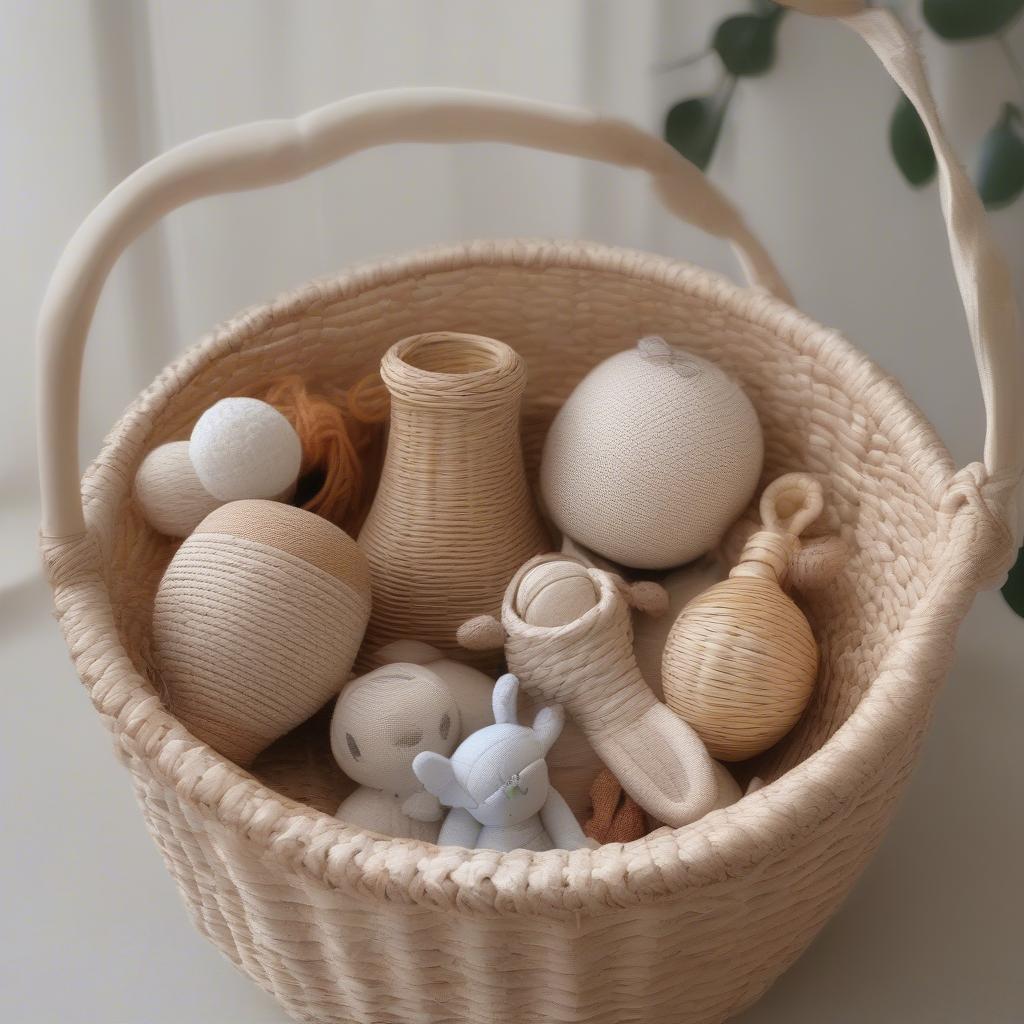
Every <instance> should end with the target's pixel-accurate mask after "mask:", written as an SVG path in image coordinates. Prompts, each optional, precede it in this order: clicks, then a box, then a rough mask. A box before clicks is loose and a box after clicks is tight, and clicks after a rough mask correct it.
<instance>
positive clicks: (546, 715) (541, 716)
mask: <svg viewBox="0 0 1024 1024" xmlns="http://www.w3.org/2000/svg"><path fill="white" fill-rule="evenodd" d="M564 725H565V710H564V709H563V708H562V706H561V705H560V704H550V705H548V707H545V708H541V709H540V711H538V712H537V717H536V718H535V719H534V720H533V733H534V735H535V736H536V737H537V739H538V741H539V742H540V745H541V746H542V747H543V748H544V753H545V754H546V753H547V752H548V751H549V750H550V749H551V748H552V747H553V746H554V744H555V740H557V739H558V737H559V736H561V735H562V726H564Z"/></svg>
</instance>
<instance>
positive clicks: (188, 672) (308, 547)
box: [153, 501, 370, 766]
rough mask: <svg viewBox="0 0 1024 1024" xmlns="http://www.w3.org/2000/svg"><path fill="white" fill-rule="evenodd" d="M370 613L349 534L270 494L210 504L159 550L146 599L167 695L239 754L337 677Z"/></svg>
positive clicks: (215, 743) (278, 728)
mask: <svg viewBox="0 0 1024 1024" xmlns="http://www.w3.org/2000/svg"><path fill="white" fill-rule="evenodd" d="M369 614H370V574H369V569H368V567H367V565H366V559H365V558H364V556H363V553H362V552H361V551H360V550H359V548H358V546H357V545H356V542H355V541H354V540H353V539H352V538H351V537H349V536H348V534H346V533H345V532H344V531H343V530H341V529H339V528H338V527H337V526H335V525H334V524H333V523H329V522H328V521H327V520H326V519H322V518H321V517H320V516H317V515H314V514H313V513H312V512H307V511H305V510H304V509H300V508H294V507H293V506H291V505H283V504H281V503H280V502H276V501H233V502H230V503H229V504H226V505H222V506H221V507H220V508H219V509H217V510H216V511H215V512H211V513H210V515H208V516H207V517H206V518H205V519H204V520H203V521H202V522H201V523H200V524H199V525H198V526H197V527H196V529H195V532H193V533H192V534H191V535H190V536H189V537H188V538H186V540H185V541H184V543H183V544H182V545H181V547H180V548H179V549H178V551H177V552H176V553H175V555H174V558H173V559H172V560H171V563H170V565H169V566H168V567H167V570H166V571H165V573H164V575H163V579H162V580H161V581H160V587H159V589H158V590H157V594H156V601H155V603H154V606H153V646H154V655H155V659H156V664H157V667H158V669H159V671H160V680H161V683H162V684H163V687H164V690H165V694H166V697H167V702H168V705H169V706H170V708H171V710H172V711H173V712H174V713H175V714H176V715H177V716H178V718H179V719H180V720H181V721H182V722H183V723H184V724H185V725H186V726H188V728H189V730H190V731H191V732H192V733H193V734H194V735H195V736H198V737H199V739H201V740H203V741H204V742H206V743H209V744H210V746H211V747H213V748H214V749H215V750H218V751H220V752H221V753H222V754H224V756H225V757H229V758H231V760H233V761H235V762H236V763H237V764H240V765H243V766H246V765H248V764H250V763H251V762H252V760H253V759H254V758H255V757H256V755H257V754H258V753H259V752H260V751H261V750H263V749H264V748H265V747H268V746H269V745H270V744H271V743H273V741H274V740H276V739H278V738H279V737H281V736H283V735H284V734H285V733H286V732H289V731H290V730H291V729H293V728H295V726H297V725H299V724H300V723H301V722H304V721H305V720H306V719H307V718H309V717H310V716H311V715H312V714H313V713H314V712H316V711H317V710H318V709H319V708H320V707H322V706H323V705H324V704H325V703H326V702H327V701H328V700H330V699H331V697H333V696H335V695H336V694H337V692H338V691H339V690H340V689H341V687H342V685H344V683H345V682H347V681H348V678H349V674H350V672H351V670H352V663H353V661H354V660H355V656H356V652H357V651H358V650H359V643H360V641H361V640H362V638H363V630H364V629H365V627H366V620H367V618H368V616H369Z"/></svg>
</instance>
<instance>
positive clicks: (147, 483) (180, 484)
mask: <svg viewBox="0 0 1024 1024" xmlns="http://www.w3.org/2000/svg"><path fill="white" fill-rule="evenodd" d="M188 449H189V443H188V441H171V442H170V443H169V444H162V445H160V447H159V448H154V449H153V451H151V452H150V453H149V454H148V455H147V456H146V457H145V459H143V461H142V465H141V466H139V470H138V472H137V473H136V474H135V500H136V501H138V503H139V506H140V507H141V508H142V514H143V515H144V516H145V517H146V521H147V522H148V523H149V525H150V526H152V527H153V529H154V530H156V531H157V533H162V534H164V535H165V536H167V537H187V536H188V535H189V534H190V533H191V532H192V531H193V530H194V529H195V528H196V527H197V526H198V525H199V524H200V523H201V522H202V521H203V520H204V519H205V518H206V517H207V516H208V515H209V514H210V513H211V512H212V511H213V510H214V509H215V508H220V506H221V505H222V504H223V502H221V500H220V499H219V498H215V497H214V496H213V495H212V494H210V492H209V491H207V490H206V488H205V487H203V485H202V483H200V481H199V477H198V476H196V471H195V468H194V467H193V465H192V460H191V458H189V450H188Z"/></svg>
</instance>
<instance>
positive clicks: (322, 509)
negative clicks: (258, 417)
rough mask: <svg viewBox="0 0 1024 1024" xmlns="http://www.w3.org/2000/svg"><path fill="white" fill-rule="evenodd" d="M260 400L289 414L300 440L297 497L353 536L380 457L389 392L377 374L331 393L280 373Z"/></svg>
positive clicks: (364, 510) (370, 495)
mask: <svg viewBox="0 0 1024 1024" xmlns="http://www.w3.org/2000/svg"><path fill="white" fill-rule="evenodd" d="M263 400H264V401H266V402H269V403H270V404H271V405H273V406H274V407H275V408H276V409H278V410H279V411H280V412H281V413H282V414H283V415H284V416H286V417H287V418H288V420H289V421H290V422H291V424H292V426H293V427H294V428H295V432H296V433H297V434H298V435H299V440H300V441H301V442H302V467H301V469H300V471H299V473H300V476H299V491H298V497H297V499H296V501H297V503H301V507H302V508H304V509H307V510H308V511H310V512H315V513H316V514H317V515H320V516H323V517H324V518H325V519H329V520H330V521H331V522H333V523H336V524H337V525H338V526H341V527H342V528H343V529H344V530H345V531H346V532H347V533H349V534H350V535H352V536H355V534H356V533H358V532H359V528H360V526H362V523H363V520H364V519H365V518H366V513H367V512H368V511H369V509H370V503H371V501H372V499H373V491H374V486H375V484H376V480H377V477H378V476H379V474H380V467H381V463H382V461H383V454H384V430H383V427H382V425H383V423H384V421H385V420H386V419H387V417H388V392H387V388H385V387H384V385H383V384H382V383H381V380H380V377H379V376H378V375H377V374H375V373H374V374H370V375H369V376H367V377H364V378H363V379H362V380H360V381H358V382H357V383H356V384H354V385H353V386H352V387H351V388H349V389H348V390H347V391H343V392H341V393H339V394H338V395H337V396H335V397H333V398H332V397H328V396H326V395H323V394H313V393H311V392H310V391H308V390H307V388H306V385H305V383H304V382H303V380H302V378H301V377H298V376H290V377H284V378H283V379H281V380H280V381H278V382H277V383H276V384H275V385H274V386H273V387H271V388H270V390H269V391H267V392H266V394H264V395H263ZM311 492H312V493H311Z"/></svg>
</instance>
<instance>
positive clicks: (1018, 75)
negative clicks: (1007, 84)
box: [996, 32, 1024, 96]
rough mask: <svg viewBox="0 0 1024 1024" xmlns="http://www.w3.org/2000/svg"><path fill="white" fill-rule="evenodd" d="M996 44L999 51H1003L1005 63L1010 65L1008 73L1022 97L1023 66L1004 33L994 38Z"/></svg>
mask: <svg viewBox="0 0 1024 1024" xmlns="http://www.w3.org/2000/svg"><path fill="white" fill-rule="evenodd" d="M996 43H997V44H998V45H999V49H1000V50H1002V51H1003V56H1004V57H1005V58H1006V63H1007V64H1009V65H1010V72H1011V74H1012V75H1013V77H1014V78H1015V79H1016V81H1017V88H1018V89H1019V90H1020V92H1021V95H1022V96H1024V65H1022V64H1021V62H1020V58H1019V57H1018V56H1017V54H1015V53H1014V52H1013V47H1011V46H1010V41H1009V40H1008V39H1007V38H1006V35H1005V33H1002V32H1000V34H999V35H997V36H996Z"/></svg>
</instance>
